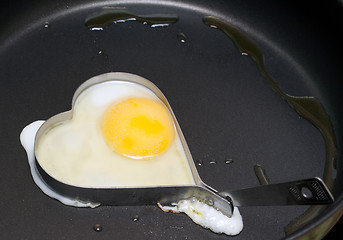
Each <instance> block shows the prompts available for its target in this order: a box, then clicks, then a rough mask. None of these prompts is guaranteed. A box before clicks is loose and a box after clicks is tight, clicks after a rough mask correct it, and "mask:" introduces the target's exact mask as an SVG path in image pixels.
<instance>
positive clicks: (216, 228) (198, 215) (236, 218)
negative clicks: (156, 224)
mask: <svg viewBox="0 0 343 240" xmlns="http://www.w3.org/2000/svg"><path fill="white" fill-rule="evenodd" d="M158 206H159V207H160V208H161V209H162V210H163V211H164V212H174V213H185V214H187V215H188V216H189V217H190V218H191V219H192V220H193V222H195V223H196V224H198V225H200V226H202V227H203V228H206V229H210V230H211V231H213V232H215V233H218V234H221V233H224V234H226V235H237V234H239V233H240V232H241V231H242V229H243V219H242V216H241V214H240V212H239V210H238V208H237V207H234V211H233V214H232V216H231V217H228V216H226V215H224V214H223V213H222V212H220V211H219V210H217V209H215V208H214V207H212V206H209V205H207V204H206V203H204V202H203V201H201V200H198V199H196V198H192V199H184V200H181V201H179V202H177V203H174V204H172V206H162V205H161V204H160V203H158Z"/></svg>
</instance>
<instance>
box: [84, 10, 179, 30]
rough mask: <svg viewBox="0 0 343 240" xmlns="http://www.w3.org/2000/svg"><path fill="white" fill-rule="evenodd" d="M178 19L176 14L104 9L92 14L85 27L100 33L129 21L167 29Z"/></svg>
mask: <svg viewBox="0 0 343 240" xmlns="http://www.w3.org/2000/svg"><path fill="white" fill-rule="evenodd" d="M178 19H179V17H178V16H177V15H175V14H150V15H137V14H134V13H132V12H131V11H129V10H128V9H127V8H118V7H104V8H102V9H101V10H99V11H98V12H94V13H92V14H90V15H89V16H88V17H87V18H86V20H85V25H86V27H87V28H88V29H90V30H100V31H101V30H103V29H104V28H105V27H107V26H109V25H112V24H116V23H121V22H128V21H138V22H141V23H143V24H147V25H149V26H151V27H165V26H169V25H171V24H173V23H175V22H177V21H178Z"/></svg>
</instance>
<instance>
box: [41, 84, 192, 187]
mask: <svg viewBox="0 0 343 240" xmlns="http://www.w3.org/2000/svg"><path fill="white" fill-rule="evenodd" d="M132 97H135V98H136V97H138V98H140V97H142V98H149V99H153V100H156V101H160V100H159V98H158V97H157V96H156V95H155V94H154V93H153V92H152V91H151V90H150V89H148V88H146V87H144V86H142V85H140V84H135V83H129V82H125V81H109V82H106V83H102V84H97V85H94V86H92V87H90V88H88V89H86V90H85V91H84V92H82V93H81V94H80V96H79V97H78V98H77V100H76V102H75V105H74V108H73V117H72V119H71V120H67V121H64V122H62V123H61V124H58V125H57V126H54V127H53V128H51V129H50V130H49V131H47V132H46V134H44V135H42V137H41V138H40V140H39V142H38V147H37V149H36V157H37V159H38V161H39V164H40V165H41V166H42V168H43V169H44V170H45V171H46V172H47V173H48V174H49V175H51V176H52V177H54V178H55V179H57V180H59V181H61V182H64V183H67V184H72V185H76V186H81V187H142V186H166V185H190V184H194V179H193V176H192V173H191V170H190V167H189V164H188V160H187V157H186V154H185V152H184V149H183V147H182V144H181V141H180V138H179V135H178V134H177V132H176V129H175V127H174V131H175V137H174V139H173V142H172V143H171V145H170V146H169V148H168V149H167V150H165V151H164V152H163V153H161V154H159V155H157V156H154V157H152V158H151V159H147V160H133V159H128V158H127V157H124V156H122V155H120V154H118V153H115V152H114V151H113V149H111V148H110V147H109V146H108V145H107V143H106V142H105V139H104V137H103V135H102V118H103V115H104V113H105V111H106V109H107V108H108V107H109V106H110V105H112V104H113V103H115V102H118V101H121V100H123V99H127V98H132Z"/></svg>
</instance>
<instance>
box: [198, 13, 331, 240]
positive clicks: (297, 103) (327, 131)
mask: <svg viewBox="0 0 343 240" xmlns="http://www.w3.org/2000/svg"><path fill="white" fill-rule="evenodd" d="M203 21H204V23H205V24H206V25H208V26H210V27H214V28H217V29H219V30H221V31H223V32H224V33H225V34H226V35H227V36H228V37H229V38H230V39H231V40H232V41H233V43H234V44H235V46H236V47H237V48H238V49H239V51H240V52H241V53H242V55H247V56H250V57H251V59H252V60H253V61H254V62H255V63H256V66H257V68H258V70H259V71H260V73H261V74H262V75H263V76H264V77H265V79H266V80H267V81H268V83H269V84H270V86H271V87H272V89H273V90H274V91H275V92H276V93H277V94H279V95H280V96H281V97H282V98H283V99H284V100H285V101H286V102H287V103H288V104H289V106H290V107H292V108H293V109H294V110H295V111H296V112H297V113H298V114H299V116H301V117H303V118H305V119H306V120H308V121H309V122H310V123H311V124H313V125H314V126H315V127H316V128H317V129H318V130H319V131H320V132H321V134H322V136H323V138H324V140H325V144H326V163H325V170H324V176H323V180H324V182H325V183H326V185H327V186H328V188H329V189H330V190H332V189H333V187H334V182H335V177H336V172H335V170H334V166H335V163H334V161H335V159H336V157H337V148H336V140H335V135H334V131H333V127H332V124H331V121H330V118H329V116H328V115H327V114H326V112H325V110H324V108H323V106H322V105H321V103H320V102H319V101H318V100H317V99H315V98H314V97H312V96H299V97H298V96H291V95H289V94H287V93H285V92H284V91H282V89H281V88H280V86H279V85H278V84H277V82H276V81H275V80H274V79H273V78H272V77H271V76H270V74H269V73H268V72H267V70H266V67H265V64H264V54H263V51H262V50H261V49H260V47H259V46H258V45H257V44H256V43H255V42H254V41H252V40H251V39H250V38H249V37H248V36H246V35H245V34H244V33H243V32H242V31H240V30H239V29H238V28H236V27H235V26H233V25H231V24H230V23H228V22H226V21H224V20H222V19H220V18H217V17H214V16H206V17H204V18H203ZM255 173H256V175H258V178H259V180H260V181H262V183H265V184H266V183H268V181H269V180H268V179H265V178H264V177H265V176H266V175H265V173H264V170H263V168H261V167H258V166H257V167H256V166H255ZM324 208H326V206H312V207H310V208H309V209H308V210H307V211H306V212H305V213H304V214H303V215H302V216H300V217H299V218H297V219H296V220H294V221H293V222H291V223H290V224H289V225H288V226H287V227H286V235H289V234H291V233H293V232H294V231H296V230H297V229H299V228H301V227H302V226H304V225H306V224H307V223H309V222H310V221H311V220H312V219H313V218H314V217H316V216H317V215H318V214H319V212H320V211H322V210H323V209H324Z"/></svg>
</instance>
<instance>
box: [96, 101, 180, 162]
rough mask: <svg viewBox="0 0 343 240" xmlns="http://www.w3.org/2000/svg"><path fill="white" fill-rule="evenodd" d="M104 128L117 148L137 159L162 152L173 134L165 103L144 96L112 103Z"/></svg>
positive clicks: (110, 141)
mask: <svg viewBox="0 0 343 240" xmlns="http://www.w3.org/2000/svg"><path fill="white" fill-rule="evenodd" d="M102 131H103V135H104V137H105V141H106V142H107V144H108V145H109V146H110V147H111V148H112V149H113V150H114V151H115V152H117V153H119V154H121V155H124V156H126V157H130V158H134V159H142V158H148V157H152V156H154V155H156V154H159V153H162V152H163V151H164V150H166V149H167V148H168V146H169V145H170V143H171V142H172V140H173V138H174V125H173V122H172V119H171V117H170V114H169V112H168V110H167V109H166V107H165V106H164V105H163V104H162V103H160V102H158V101H155V100H151V99H145V98H130V99H127V100H124V101H122V102H119V103H115V104H112V105H111V106H110V107H109V108H108V109H107V110H106V112H105V114H104V118H103V125H102Z"/></svg>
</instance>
